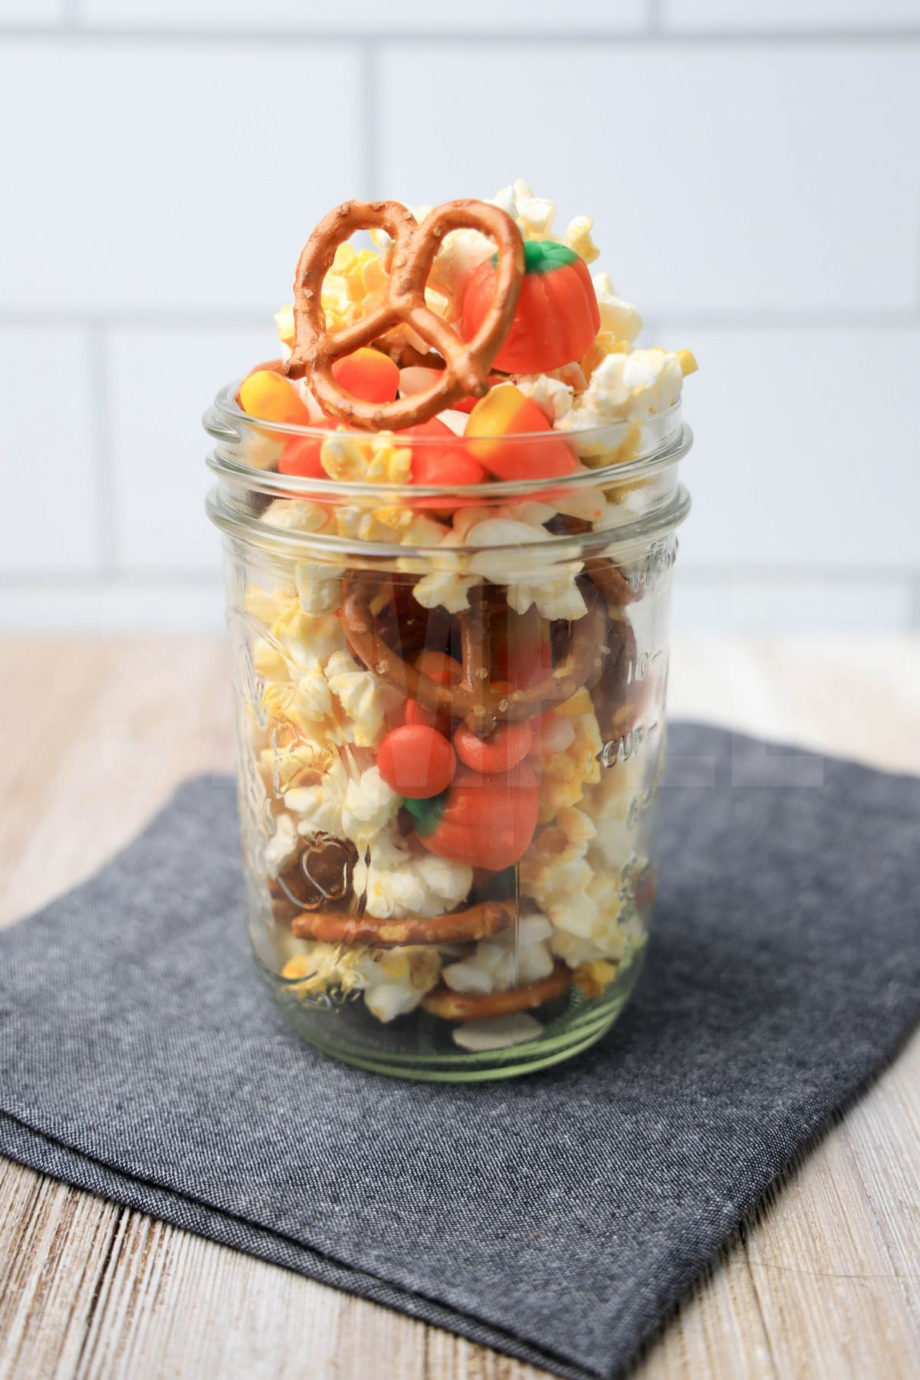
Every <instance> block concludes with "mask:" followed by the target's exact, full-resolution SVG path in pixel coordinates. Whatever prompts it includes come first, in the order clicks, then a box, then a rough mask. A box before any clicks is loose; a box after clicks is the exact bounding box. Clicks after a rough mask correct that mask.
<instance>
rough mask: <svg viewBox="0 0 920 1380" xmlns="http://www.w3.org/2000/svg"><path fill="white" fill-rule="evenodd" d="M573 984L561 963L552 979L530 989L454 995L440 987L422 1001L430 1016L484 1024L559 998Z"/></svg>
mask: <svg viewBox="0 0 920 1380" xmlns="http://www.w3.org/2000/svg"><path fill="white" fill-rule="evenodd" d="M571 982H572V974H571V973H570V972H569V970H568V968H567V967H566V966H565V964H564V963H557V965H556V967H555V968H554V969H553V971H552V972H551V973H550V975H549V977H545V978H541V979H540V981H539V982H529V983H528V984H527V986H526V987H513V988H512V989H511V991H510V992H486V993H471V992H453V991H451V989H450V988H449V987H436V988H435V989H434V991H433V992H429V993H428V994H427V996H424V997H423V998H422V1007H423V1009H424V1010H425V1011H427V1012H428V1013H429V1015H431V1016H440V1017H441V1018H442V1020H445V1021H483V1020H488V1019H489V1018H490V1017H492V1016H513V1015H514V1014H515V1013H516V1012H518V1011H530V1010H532V1009H533V1008H534V1007H535V1006H542V1005H543V1003H544V1002H545V1001H551V1000H552V998H553V997H558V996H559V995H560V994H561V993H562V992H564V991H565V990H566V988H567V987H569V986H571Z"/></svg>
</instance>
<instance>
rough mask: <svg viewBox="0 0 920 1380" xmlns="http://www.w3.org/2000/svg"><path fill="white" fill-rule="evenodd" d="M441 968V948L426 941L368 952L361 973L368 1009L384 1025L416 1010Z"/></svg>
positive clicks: (434, 982)
mask: <svg viewBox="0 0 920 1380" xmlns="http://www.w3.org/2000/svg"><path fill="white" fill-rule="evenodd" d="M440 970H441V960H440V957H439V955H438V952H437V950H436V949H432V948H431V947H430V946H428V945H424V944H420V945H406V946H405V947H404V948H399V949H391V950H389V951H388V950H386V949H377V950H373V951H371V952H368V953H366V954H365V956H364V958H363V960H362V962H361V968H360V974H361V977H362V979H363V981H364V984H365V985H364V1000H365V1002H366V1003H367V1007H368V1010H369V1011H370V1012H371V1014H372V1015H374V1016H376V1017H377V1020H378V1021H383V1022H384V1024H387V1023H388V1022H390V1021H392V1020H395V1019H396V1017H397V1016H404V1015H406V1013H407V1012H409V1011H414V1010H415V1008H416V1007H417V1006H418V1004H419V1002H420V1001H421V1000H422V997H423V996H424V995H425V993H426V992H430V991H431V989H432V987H435V986H436V985H437V982H438V977H439V976H440Z"/></svg>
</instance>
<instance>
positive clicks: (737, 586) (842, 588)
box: [672, 549, 912, 637]
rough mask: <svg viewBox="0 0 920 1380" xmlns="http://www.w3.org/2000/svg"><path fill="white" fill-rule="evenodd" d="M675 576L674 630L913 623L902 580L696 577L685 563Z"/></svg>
mask: <svg viewBox="0 0 920 1380" xmlns="http://www.w3.org/2000/svg"><path fill="white" fill-rule="evenodd" d="M682 556H683V549H681V553H680V556H679V558H678V564H677V567H676V571H675V583H674V598H673V604H672V622H673V627H674V630H675V632H677V633H682V632H702V633H710V632H711V633H728V634H737V635H738V636H741V637H757V636H761V635H763V634H782V635H784V636H785V635H798V634H807V633H813V632H816V631H820V632H821V633H882V632H902V631H903V630H904V629H905V628H907V627H909V626H910V622H911V617H912V603H911V590H910V587H909V584H908V582H907V581H905V580H903V579H901V578H899V577H897V576H893V577H891V578H888V579H885V578H884V577H877V576H873V575H872V574H871V573H870V574H869V575H868V576H865V577H862V576H860V577H859V578H855V577H850V578H846V577H843V576H836V575H821V574H815V573H813V572H808V571H802V572H800V573H791V574H790V573H788V572H779V573H776V572H770V571H766V572H765V571H760V572H756V573H754V574H751V575H745V574H744V573H739V572H738V571H736V570H728V571H725V572H724V573H723V574H721V575H715V576H713V575H709V576H700V575H699V574H697V573H696V572H695V571H694V570H693V569H692V568H690V569H688V568H687V567H686V566H685V565H683V562H682Z"/></svg>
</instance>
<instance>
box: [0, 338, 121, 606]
mask: <svg viewBox="0 0 920 1380" xmlns="http://www.w3.org/2000/svg"><path fill="white" fill-rule="evenodd" d="M94 403H95V396H94V388H93V375H92V369H91V361H90V339H89V334H88V332H87V331H85V330H81V329H80V328H78V327H73V326H71V327H58V328H55V329H43V328H41V327H36V326H23V327H18V328H10V327H0V417H2V419H3V421H2V424H0V473H2V475H3V485H2V494H3V501H2V502H0V577H2V578H3V579H9V578H13V577H16V576H23V575H25V576H28V575H29V574H31V573H33V572H35V571H56V572H58V573H59V574H66V573H68V572H70V571H88V570H93V569H95V568H96V566H97V564H98V557H99V551H100V546H99V511H98V506H97V498H98V493H99V486H100V485H99V472H98V465H97V455H96V449H95V448H96V442H97V439H98V438H97V433H96V422H95V418H94V414H93V408H94Z"/></svg>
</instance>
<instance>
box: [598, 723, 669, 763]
mask: <svg viewBox="0 0 920 1380" xmlns="http://www.w3.org/2000/svg"><path fill="white" fill-rule="evenodd" d="M657 732H658V720H657V719H656V720H655V722H654V723H651V724H647V725H646V724H634V725H633V727H632V728H631V729H630V730H629V732H628V733H621V734H620V736H619V737H618V738H608V739H607V741H606V743H605V744H604V746H603V747H602V748H601V751H600V753H599V754H598V760H599V761H600V763H601V766H604V767H615V766H616V765H617V763H618V762H628V761H629V759H630V757H634V756H635V755H636V753H637V752H638V751H639V749H640V748H641V747H642V744H643V743H644V742H645V740H646V739H647V738H650V737H651V736H652V734H653V733H657Z"/></svg>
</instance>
